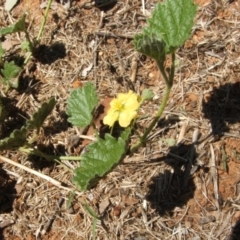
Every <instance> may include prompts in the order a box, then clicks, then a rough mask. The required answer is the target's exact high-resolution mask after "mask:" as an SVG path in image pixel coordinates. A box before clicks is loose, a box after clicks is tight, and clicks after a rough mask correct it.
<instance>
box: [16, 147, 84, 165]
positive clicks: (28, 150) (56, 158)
mask: <svg viewBox="0 0 240 240" xmlns="http://www.w3.org/2000/svg"><path fill="white" fill-rule="evenodd" d="M19 150H20V151H21V152H24V153H27V154H34V155H36V156H39V157H42V158H44V159H46V160H48V161H55V162H57V163H60V164H63V163H62V162H61V161H64V160H72V161H80V160H82V157H81V156H53V155H48V154H45V153H43V152H41V151H40V150H38V149H36V148H26V147H22V148H19ZM64 166H65V167H67V166H66V165H64ZM67 168H68V167H67ZM68 170H71V169H69V168H68Z"/></svg>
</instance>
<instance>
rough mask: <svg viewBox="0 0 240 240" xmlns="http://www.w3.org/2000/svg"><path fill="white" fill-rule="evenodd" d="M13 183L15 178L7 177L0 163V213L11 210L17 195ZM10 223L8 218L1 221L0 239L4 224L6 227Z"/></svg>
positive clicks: (14, 183) (2, 237)
mask: <svg viewBox="0 0 240 240" xmlns="http://www.w3.org/2000/svg"><path fill="white" fill-rule="evenodd" d="M15 185H16V180H13V179H11V178H9V175H8V174H7V172H6V171H5V170H4V169H2V165H1V164H0V214H5V213H10V212H12V211H13V202H14V199H15V198H16V197H17V192H16V189H15ZM11 224H12V222H11V223H10V222H9V220H7V221H4V220H3V221H1V224H0V239H4V235H3V230H4V226H5V227H7V226H9V225H11Z"/></svg>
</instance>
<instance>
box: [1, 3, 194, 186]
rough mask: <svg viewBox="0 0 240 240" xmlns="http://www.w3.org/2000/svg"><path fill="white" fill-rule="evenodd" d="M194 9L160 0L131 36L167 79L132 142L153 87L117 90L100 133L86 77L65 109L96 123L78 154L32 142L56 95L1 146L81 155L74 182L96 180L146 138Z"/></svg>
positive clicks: (78, 121)
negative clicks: (148, 119) (106, 130)
mask: <svg viewBox="0 0 240 240" xmlns="http://www.w3.org/2000/svg"><path fill="white" fill-rule="evenodd" d="M196 10H197V7H196V5H194V3H193V0H178V1H176V0H166V1H165V2H164V3H158V4H157V5H156V7H155V10H154V11H153V14H152V17H151V18H150V19H149V20H148V26H147V27H145V28H144V29H143V30H142V32H141V33H140V34H137V35H136V36H135V38H134V46H135V49H136V50H137V51H139V52H140V53H142V54H145V55H147V56H149V57H151V58H153V59H154V60H155V61H156V63H157V65H158V67H159V70H160V72H161V74H162V76H163V79H164V82H165V84H166V89H165V94H164V96H163V99H162V102H161V104H160V105H159V109H158V112H157V114H156V116H155V117H154V118H153V120H152V122H151V123H150V125H149V126H148V127H147V128H146V129H145V132H144V133H143V135H142V136H139V139H138V141H137V142H136V143H135V144H134V145H131V144H130V136H131V134H134V133H137V132H136V131H137V120H138V112H139V109H140V108H141V106H142V104H143V103H144V102H145V101H147V100H151V99H152V98H153V93H152V91H150V90H148V89H145V90H144V91H143V92H142V94H141V96H139V95H137V94H136V93H134V92H132V91H129V92H128V93H119V94H118V95H117V98H115V99H113V100H112V101H111V103H110V109H109V111H108V112H107V115H106V116H105V117H104V119H103V123H104V124H105V125H108V126H109V128H110V133H106V134H105V136H104V138H101V137H100V134H99V131H98V129H97V128H96V126H95V124H94V112H95V110H96V108H97V106H98V97H97V91H96V89H95V87H94V85H93V84H92V83H87V84H85V85H84V86H83V87H82V88H76V89H73V90H72V91H71V93H70V97H69V98H68V101H67V110H66V112H67V114H68V116H69V118H68V121H69V122H70V123H72V125H73V126H76V127H82V128H84V127H87V126H90V125H91V126H93V128H94V129H95V137H96V140H95V141H94V142H92V143H91V144H89V145H88V146H87V147H86V151H85V152H84V153H83V154H82V155H81V156H77V157H69V156H60V157H57V156H49V155H46V154H44V153H42V152H40V151H39V150H38V149H37V148H36V147H34V146H33V144H34V142H35V140H36V137H37V136H38V133H39V129H40V127H41V125H42V124H43V122H44V120H45V118H46V117H47V116H48V114H50V112H51V110H52V109H53V107H54V105H55V100H54V99H51V100H50V101H49V102H48V103H44V104H43V105H42V106H41V107H40V109H39V110H38V111H37V112H36V113H35V114H34V115H33V117H32V119H31V120H28V121H27V122H26V125H25V126H23V127H22V128H21V129H19V130H14V131H13V133H12V134H11V135H10V137H9V138H6V139H3V140H1V141H0V150H4V149H9V148H17V149H19V150H21V151H23V152H26V153H28V154H36V155H38V156H41V157H44V158H46V159H48V160H55V161H57V162H59V163H61V161H62V160H64V159H67V160H78V161H79V160H81V162H80V166H79V167H78V168H76V169H75V170H74V171H73V173H74V177H73V182H74V183H75V185H76V186H77V187H78V188H80V189H81V190H86V189H88V188H89V187H91V186H93V185H94V184H96V183H97V181H98V180H99V178H101V177H102V176H104V175H105V174H106V173H108V172H109V171H111V169H112V168H113V167H114V166H116V165H117V164H118V163H119V162H120V161H121V160H122V159H123V158H124V157H125V156H126V154H132V153H134V152H135V151H137V150H138V149H139V148H140V147H141V146H143V145H144V144H145V143H146V142H147V140H148V136H149V133H150V132H151V131H152V129H153V128H154V127H155V125H156V123H157V122H158V120H159V119H160V117H161V115H162V113H163V111H164V109H165V107H166V104H167V101H168V98H169V95H170V91H171V88H172V85H173V80H174V72H175V52H176V50H177V49H178V48H179V47H181V46H182V45H183V44H184V42H185V41H186V39H187V38H188V37H189V36H190V33H191V29H192V26H193V20H194V16H195V14H196ZM168 54H170V55H171V60H172V61H171V66H170V68H165V64H166V57H167V55H168ZM0 110H1V108H0ZM0 113H1V112H0ZM0 116H1V115H0ZM116 122H118V124H119V125H120V127H121V128H119V127H118V128H117V132H118V137H114V136H112V133H113V132H114V131H113V130H115V126H116V125H117V124H116ZM33 130H34V131H33ZM137 135H138V134H137Z"/></svg>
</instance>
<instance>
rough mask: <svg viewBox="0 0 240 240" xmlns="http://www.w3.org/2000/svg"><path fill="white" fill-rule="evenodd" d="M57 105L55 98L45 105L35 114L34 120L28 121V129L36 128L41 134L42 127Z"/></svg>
mask: <svg viewBox="0 0 240 240" xmlns="http://www.w3.org/2000/svg"><path fill="white" fill-rule="evenodd" d="M55 104H56V101H55V99H54V98H52V99H50V101H49V102H48V103H43V104H42V106H41V107H40V108H39V109H38V111H37V112H35V113H34V114H33V116H32V118H31V119H30V120H28V121H27V129H34V128H36V129H37V131H38V132H39V129H40V127H41V126H42V125H43V122H44V121H45V119H46V118H47V116H48V115H49V114H50V113H51V111H52V110H53V108H54V106H55Z"/></svg>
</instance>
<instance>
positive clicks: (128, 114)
mask: <svg viewBox="0 0 240 240" xmlns="http://www.w3.org/2000/svg"><path fill="white" fill-rule="evenodd" d="M136 116H137V112H136V111H131V110H130V111H127V110H125V111H122V112H121V113H120V114H119V119H118V121H119V125H120V126H121V127H128V126H129V125H130V123H131V121H132V120H133V119H134V118H135V117H136Z"/></svg>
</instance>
